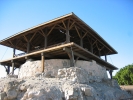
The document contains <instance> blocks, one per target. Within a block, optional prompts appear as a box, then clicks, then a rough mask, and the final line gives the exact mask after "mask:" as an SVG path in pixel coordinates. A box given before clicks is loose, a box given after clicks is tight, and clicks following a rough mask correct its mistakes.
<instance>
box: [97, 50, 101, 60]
mask: <svg viewBox="0 0 133 100" xmlns="http://www.w3.org/2000/svg"><path fill="white" fill-rule="evenodd" d="M98 53H99V58H100V56H101V52H100V50H98Z"/></svg>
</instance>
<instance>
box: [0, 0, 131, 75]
mask: <svg viewBox="0 0 133 100" xmlns="http://www.w3.org/2000/svg"><path fill="white" fill-rule="evenodd" d="M70 12H74V13H75V14H76V15H77V16H78V17H79V18H81V19H82V20H83V21H84V22H86V23H87V24H88V25H89V26H91V27H92V28H93V29H94V30H95V31H96V32H97V33H98V34H99V35H100V36H101V37H103V38H104V39H105V40H106V41H107V42H108V43H109V44H110V45H111V46H112V47H113V48H115V50H116V51H118V54H115V55H111V56H108V57H107V58H108V61H109V62H110V63H111V64H113V65H115V66H116V67H118V68H122V67H124V66H125V65H128V64H132V63H133V0H0V40H2V39H4V38H6V37H8V36H11V35H13V34H15V33H17V32H20V31H22V30H25V29H27V28H30V27H33V26H36V25H38V24H40V23H43V22H46V21H48V20H51V19H54V18H56V17H59V16H62V15H65V14H68V13H70ZM0 50H1V52H0V60H1V59H2V60H4V59H7V58H11V57H12V49H10V48H7V47H4V46H1V45H0ZM6 50H7V52H6V54H5V55H4V53H5V51H6ZM3 55H4V56H3ZM115 73H116V71H114V74H115ZM5 75H6V73H5V69H4V67H3V66H0V77H1V76H5Z"/></svg>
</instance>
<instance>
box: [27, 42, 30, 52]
mask: <svg viewBox="0 0 133 100" xmlns="http://www.w3.org/2000/svg"><path fill="white" fill-rule="evenodd" d="M29 52H30V42H27V53H29Z"/></svg>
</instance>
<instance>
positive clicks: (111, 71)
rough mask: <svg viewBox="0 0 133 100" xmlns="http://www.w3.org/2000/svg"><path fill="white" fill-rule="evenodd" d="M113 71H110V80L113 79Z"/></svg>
mask: <svg viewBox="0 0 133 100" xmlns="http://www.w3.org/2000/svg"><path fill="white" fill-rule="evenodd" d="M112 72H113V71H112V70H109V74H110V78H111V79H112Z"/></svg>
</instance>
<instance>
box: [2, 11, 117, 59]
mask: <svg viewBox="0 0 133 100" xmlns="http://www.w3.org/2000/svg"><path fill="white" fill-rule="evenodd" d="M67 23H69V29H70V30H69V31H70V38H71V42H75V43H76V44H79V42H80V38H84V48H87V49H88V50H90V47H89V46H88V45H89V44H93V46H94V54H95V55H98V50H100V51H101V56H104V55H110V54H116V53H117V51H116V50H115V49H114V48H112V47H111V46H110V45H109V44H108V43H107V42H106V41H105V40H104V39H103V38H102V37H101V36H100V35H99V34H97V32H95V31H94V30H93V29H92V28H91V27H90V26H89V25H87V24H86V23H85V22H83V21H82V20H81V19H80V18H78V17H77V16H76V15H75V14H74V13H69V14H67V15H64V16H61V17H58V18H55V19H53V20H50V21H48V22H45V23H42V24H39V25H37V26H35V27H32V28H29V29H27V30H24V31H21V32H19V33H17V34H14V35H12V36H10V37H8V38H5V39H3V40H1V41H0V44H1V45H4V46H8V47H11V48H16V49H18V50H21V51H24V52H26V50H27V42H28V41H30V43H31V50H34V48H35V47H37V46H40V47H43V46H44V42H43V41H44V37H45V35H47V36H48V46H50V45H53V44H57V43H61V42H64V41H65V31H66V26H67ZM45 33H47V34H45ZM80 33H82V34H80Z"/></svg>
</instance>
